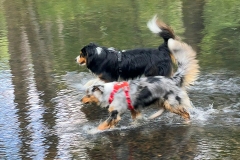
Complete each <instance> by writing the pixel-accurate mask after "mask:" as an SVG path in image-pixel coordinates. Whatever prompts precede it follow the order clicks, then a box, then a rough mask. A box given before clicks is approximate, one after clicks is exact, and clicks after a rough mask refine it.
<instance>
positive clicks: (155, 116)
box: [148, 108, 164, 119]
mask: <svg viewBox="0 0 240 160" xmlns="http://www.w3.org/2000/svg"><path fill="white" fill-rule="evenodd" d="M163 111H164V108H161V109H160V110H159V111H157V112H156V113H154V114H152V115H151V116H149V117H148V119H154V118H157V117H159V116H161V115H162V113H163Z"/></svg>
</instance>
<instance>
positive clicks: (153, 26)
mask: <svg viewBox="0 0 240 160" xmlns="http://www.w3.org/2000/svg"><path fill="white" fill-rule="evenodd" d="M147 26H148V28H149V29H150V31H152V32H153V33H160V32H162V30H161V29H160V28H159V27H158V25H157V15H155V16H154V17H153V18H152V19H151V20H149V21H148V23H147Z"/></svg>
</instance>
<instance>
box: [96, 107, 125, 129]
mask: <svg viewBox="0 0 240 160" xmlns="http://www.w3.org/2000/svg"><path fill="white" fill-rule="evenodd" d="M108 110H109V112H110V116H109V117H108V119H107V120H105V121H104V122H103V123H101V124H100V125H99V126H98V129H99V130H106V129H110V128H113V127H114V126H115V125H116V124H117V123H118V122H119V121H120V120H121V117H120V115H119V112H118V111H117V110H114V108H113V107H112V106H111V107H109V109H108Z"/></svg>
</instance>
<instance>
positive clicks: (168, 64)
mask: <svg viewBox="0 0 240 160" xmlns="http://www.w3.org/2000/svg"><path fill="white" fill-rule="evenodd" d="M97 47H100V46H98V45H97V44H94V43H90V44H89V45H87V46H85V47H83V48H82V49H81V52H82V55H80V56H83V57H86V60H87V63H86V65H87V68H88V69H90V70H91V71H92V72H93V73H94V74H96V75H98V76H99V78H100V79H102V80H103V81H106V82H111V81H117V80H118V79H119V78H120V79H122V80H128V79H134V78H137V77H140V76H142V75H145V76H156V75H161V76H170V75H171V73H172V60H171V57H170V51H169V49H168V47H167V43H166V42H164V43H163V44H162V45H161V46H160V47H159V48H158V49H152V48H148V49H147V48H140V49H133V50H127V51H124V52H122V57H121V61H120V62H119V61H118V55H117V53H118V51H117V50H110V49H108V48H106V47H101V48H102V51H101V53H100V54H97V50H96V48H97ZM119 68H121V72H119Z"/></svg>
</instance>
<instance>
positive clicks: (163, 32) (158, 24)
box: [147, 15, 180, 64]
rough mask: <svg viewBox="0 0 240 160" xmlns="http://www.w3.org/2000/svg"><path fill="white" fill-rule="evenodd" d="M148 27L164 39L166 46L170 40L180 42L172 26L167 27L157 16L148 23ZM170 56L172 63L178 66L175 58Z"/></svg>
mask: <svg viewBox="0 0 240 160" xmlns="http://www.w3.org/2000/svg"><path fill="white" fill-rule="evenodd" d="M147 26H148V28H149V30H150V31H152V32H153V33H155V34H158V35H159V36H160V37H162V38H163V40H164V43H165V44H166V45H167V42H168V40H169V39H170V38H172V39H177V40H180V38H179V37H178V36H176V35H175V34H174V31H173V29H172V28H171V27H170V26H168V25H166V24H165V23H164V22H162V21H160V20H159V19H158V18H157V16H156V15H155V16H154V17H153V18H152V19H151V20H149V21H148V23H147ZM169 54H170V56H171V59H172V62H173V63H174V64H176V59H175V57H174V56H173V55H172V54H171V53H169Z"/></svg>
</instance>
